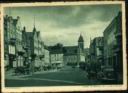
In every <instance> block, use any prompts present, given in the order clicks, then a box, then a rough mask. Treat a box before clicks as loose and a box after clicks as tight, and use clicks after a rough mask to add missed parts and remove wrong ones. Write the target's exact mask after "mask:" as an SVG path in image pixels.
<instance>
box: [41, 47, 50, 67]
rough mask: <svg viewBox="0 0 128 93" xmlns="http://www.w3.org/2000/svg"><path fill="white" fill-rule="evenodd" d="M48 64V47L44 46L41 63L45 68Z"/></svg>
mask: <svg viewBox="0 0 128 93" xmlns="http://www.w3.org/2000/svg"><path fill="white" fill-rule="evenodd" d="M50 66H51V64H50V52H49V50H48V48H47V47H45V48H44V63H43V67H44V69H45V68H48V67H50Z"/></svg>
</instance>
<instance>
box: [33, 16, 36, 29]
mask: <svg viewBox="0 0 128 93" xmlns="http://www.w3.org/2000/svg"><path fill="white" fill-rule="evenodd" d="M33 26H34V28H33V31H36V27H35V16H34V23H33Z"/></svg>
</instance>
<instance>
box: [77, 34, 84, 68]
mask: <svg viewBox="0 0 128 93" xmlns="http://www.w3.org/2000/svg"><path fill="white" fill-rule="evenodd" d="M81 62H85V56H84V39H83V36H82V35H81V34H80V37H79V39H78V63H77V67H79V66H80V63H81Z"/></svg>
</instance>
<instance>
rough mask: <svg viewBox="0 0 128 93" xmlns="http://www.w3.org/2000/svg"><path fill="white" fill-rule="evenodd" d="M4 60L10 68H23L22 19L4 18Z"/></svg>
mask: <svg viewBox="0 0 128 93" xmlns="http://www.w3.org/2000/svg"><path fill="white" fill-rule="evenodd" d="M4 47H5V49H4V59H5V62H6V63H5V65H8V66H9V67H11V68H12V67H21V66H23V54H24V49H23V48H22V32H21V25H20V17H19V16H18V17H17V18H13V17H12V16H8V15H6V16H5V17H4Z"/></svg>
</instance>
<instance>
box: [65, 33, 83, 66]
mask: <svg viewBox="0 0 128 93" xmlns="http://www.w3.org/2000/svg"><path fill="white" fill-rule="evenodd" d="M63 53H64V62H65V64H67V65H72V66H78V67H79V64H82V63H83V62H85V55H84V39H83V37H82V35H80V37H79V38H78V45H77V46H64V47H63Z"/></svg>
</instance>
